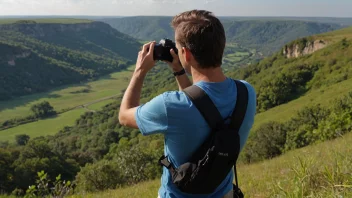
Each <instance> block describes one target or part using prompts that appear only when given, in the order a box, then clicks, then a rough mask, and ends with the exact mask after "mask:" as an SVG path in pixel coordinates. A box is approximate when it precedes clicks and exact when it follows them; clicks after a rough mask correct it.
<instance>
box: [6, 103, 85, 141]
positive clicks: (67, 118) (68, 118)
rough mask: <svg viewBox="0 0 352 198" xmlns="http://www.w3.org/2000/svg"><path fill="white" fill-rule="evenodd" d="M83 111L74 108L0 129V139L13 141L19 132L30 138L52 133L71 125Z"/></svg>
mask: <svg viewBox="0 0 352 198" xmlns="http://www.w3.org/2000/svg"><path fill="white" fill-rule="evenodd" d="M84 112H86V110H85V109H75V110H71V111H68V112H66V113H63V114H59V115H58V116H56V117H53V118H47V119H44V120H39V121H37V122H32V123H28V124H24V125H20V126H17V127H14V128H10V129H7V130H3V131H0V140H1V141H9V142H14V141H15V136H16V135H19V134H27V135H29V136H30V137H31V138H34V137H38V136H46V135H54V134H56V133H57V132H58V131H59V130H60V129H62V128H64V127H65V126H71V125H73V124H74V123H75V121H76V119H77V118H79V117H80V116H81V115H82V114H83V113H84Z"/></svg>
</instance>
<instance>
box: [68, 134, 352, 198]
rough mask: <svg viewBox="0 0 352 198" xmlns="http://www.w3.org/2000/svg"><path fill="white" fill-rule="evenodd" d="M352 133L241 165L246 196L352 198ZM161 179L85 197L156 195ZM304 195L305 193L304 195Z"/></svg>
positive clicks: (242, 185)
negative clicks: (254, 162) (270, 158)
mask: <svg viewBox="0 0 352 198" xmlns="http://www.w3.org/2000/svg"><path fill="white" fill-rule="evenodd" d="M350 142H352V133H350V134H347V135H346V136H344V137H342V138H339V139H336V140H333V141H327V142H324V143H320V144H317V145H314V146H308V147H305V148H302V149H298V150H295V151H290V152H288V153H286V154H285V155H283V156H280V157H277V158H274V159H272V160H267V161H264V162H261V163H257V164H252V165H240V166H239V167H238V174H239V184H240V187H241V189H242V191H243V192H244V193H245V197H292V198H293V197H352V186H351V184H352V169H351V164H352V156H351V155H350V154H351V152H352V146H351V144H350ZM159 187H160V180H159V179H157V180H154V181H149V182H144V183H140V184H138V185H134V186H131V187H126V188H121V189H117V190H108V191H104V192H99V193H92V194H89V193H88V194H78V195H74V196H71V198H81V197H110V198H122V197H143V198H156V197H157V192H158V189H159ZM302 194H303V195H302Z"/></svg>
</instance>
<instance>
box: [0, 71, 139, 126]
mask: <svg viewBox="0 0 352 198" xmlns="http://www.w3.org/2000/svg"><path fill="white" fill-rule="evenodd" d="M133 68H134V66H131V67H129V68H128V70H126V71H122V72H116V73H112V74H110V75H108V76H105V77H102V78H101V79H100V80H97V81H93V82H88V83H84V84H79V85H71V86H69V87H62V88H57V89H55V90H53V91H50V92H46V93H39V94H33V95H28V96H23V97H19V98H16V99H14V100H10V101H2V102H0V122H3V121H5V120H8V119H12V118H16V117H25V116H27V115H30V113H31V112H30V107H31V106H32V105H33V104H36V103H39V102H42V101H44V100H46V101H48V102H49V103H50V104H51V105H52V106H53V107H54V109H55V110H56V111H60V110H62V109H67V108H73V107H76V106H80V105H84V104H87V103H90V102H92V101H95V100H99V99H101V98H104V97H109V96H113V95H117V94H120V93H121V91H122V90H123V89H125V88H126V87H127V85H128V82H129V77H130V76H131V73H132V69H133ZM82 90H89V92H87V93H85V92H82V93H79V92H81V91H82Z"/></svg>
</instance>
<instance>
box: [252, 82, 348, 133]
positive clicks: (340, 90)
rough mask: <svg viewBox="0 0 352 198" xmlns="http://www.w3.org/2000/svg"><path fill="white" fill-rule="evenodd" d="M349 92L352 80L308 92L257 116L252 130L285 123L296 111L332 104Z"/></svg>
mask: <svg viewBox="0 0 352 198" xmlns="http://www.w3.org/2000/svg"><path fill="white" fill-rule="evenodd" d="M351 90H352V79H349V80H345V81H342V82H340V83H337V84H334V85H332V86H329V87H325V88H320V89H318V90H313V91H310V92H308V93H306V94H305V95H304V96H301V97H300V98H298V99H296V100H293V101H291V102H288V103H286V104H282V105H280V106H277V107H274V108H272V109H269V110H268V111H265V112H263V113H259V114H257V115H256V117H255V121H254V126H253V129H252V130H255V129H256V128H257V127H259V126H260V125H261V124H263V123H266V122H269V121H273V120H275V121H287V120H289V119H290V118H291V117H292V116H293V115H294V114H295V113H296V112H297V111H298V110H300V109H303V108H304V107H306V106H309V105H311V104H318V103H319V104H321V105H323V106H325V105H329V104H330V102H332V101H333V100H334V99H336V98H339V97H342V96H344V95H345V94H347V93H348V92H349V91H351Z"/></svg>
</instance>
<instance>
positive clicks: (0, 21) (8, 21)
mask: <svg viewBox="0 0 352 198" xmlns="http://www.w3.org/2000/svg"><path fill="white" fill-rule="evenodd" d="M21 20H29V21H35V22H36V23H59V24H75V23H91V22H93V21H91V20H88V19H71V18H56V19H55V18H50V19H45V18H44V19H31V18H11V19H9V18H7V19H0V25H1V24H12V23H15V22H17V21H21Z"/></svg>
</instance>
